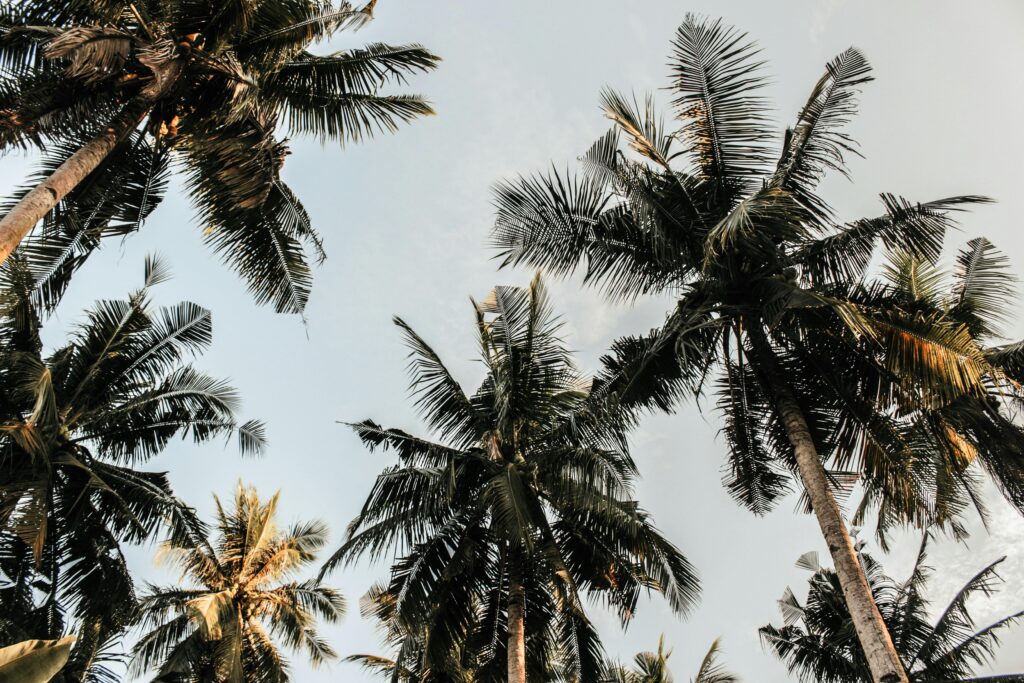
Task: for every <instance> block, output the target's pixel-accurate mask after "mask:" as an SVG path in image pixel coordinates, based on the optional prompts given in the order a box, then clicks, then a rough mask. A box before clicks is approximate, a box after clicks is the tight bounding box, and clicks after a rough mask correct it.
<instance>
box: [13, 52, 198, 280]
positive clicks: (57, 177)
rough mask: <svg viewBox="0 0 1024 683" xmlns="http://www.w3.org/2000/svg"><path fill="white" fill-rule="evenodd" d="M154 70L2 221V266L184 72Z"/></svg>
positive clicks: (176, 63) (171, 66)
mask: <svg viewBox="0 0 1024 683" xmlns="http://www.w3.org/2000/svg"><path fill="white" fill-rule="evenodd" d="M152 68H153V74H154V78H153V81H152V82H151V83H150V84H149V85H147V86H146V87H145V88H144V89H143V90H142V92H141V93H140V94H139V95H137V96H136V97H135V98H133V99H132V100H131V101H130V102H128V104H127V105H125V108H124V109H122V110H121V112H120V113H119V114H118V115H117V116H115V117H114V119H113V120H112V121H111V122H110V123H109V124H107V126H106V127H105V128H104V129H103V131H102V132H100V133H99V134H98V135H97V136H96V137H94V138H93V139H92V140H89V142H87V143H85V144H84V145H82V147H81V148H80V149H79V150H78V151H77V152H75V153H74V154H72V155H71V156H70V157H68V159H67V160H66V161H65V162H64V163H62V164H61V165H60V166H58V167H57V170H56V171H54V172H53V173H52V174H50V176H49V177H48V178H47V179H46V180H44V181H43V182H41V183H39V184H38V185H36V186H35V187H34V188H32V190H31V191H30V192H29V193H28V194H26V195H25V196H24V197H22V198H21V201H19V202H18V203H17V204H15V206H14V207H13V208H12V209H11V210H10V211H9V212H8V213H7V215H6V216H4V217H3V218H2V219H0V263H3V262H4V261H6V260H7V257H8V256H10V255H11V253H12V252H13V251H14V250H15V249H17V248H18V245H19V244H21V241H22V240H23V239H25V236H26V235H27V234H28V233H29V232H30V231H31V230H32V228H34V227H35V225H36V223H38V222H39V221H41V220H42V219H43V217H44V216H45V215H46V214H47V213H49V212H50V210H51V209H53V207H55V206H56V205H57V203H58V202H59V201H60V200H61V199H63V198H64V197H66V196H67V194H68V193H69V192H71V191H72V190H73V189H75V187H77V186H78V184H79V183H81V182H82V181H83V180H85V178H86V177H87V176H88V175H89V174H90V173H92V172H93V171H95V170H96V168H97V167H98V166H99V165H100V164H101V163H103V160H104V159H106V158H107V157H108V156H110V153H111V152H113V151H114V149H115V148H117V146H118V144H120V143H121V141H122V140H124V139H125V137H127V136H128V135H129V134H130V133H131V132H132V131H133V130H135V127H136V126H138V125H139V123H140V122H141V121H142V120H143V119H144V118H145V117H146V115H147V114H148V113H149V111H150V110H151V109H152V108H153V104H154V103H155V102H156V101H157V100H158V99H160V98H161V97H163V96H164V95H166V94H167V93H168V92H169V91H170V89H171V87H172V86H173V85H174V83H175V81H176V80H177V77H178V75H179V74H180V73H181V68H182V65H181V61H180V60H172V61H170V62H165V63H163V64H154V65H153V67H152Z"/></svg>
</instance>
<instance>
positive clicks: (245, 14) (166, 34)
mask: <svg viewBox="0 0 1024 683" xmlns="http://www.w3.org/2000/svg"><path fill="white" fill-rule="evenodd" d="M373 5H374V3H372V2H371V3H370V4H369V5H367V6H366V7H363V8H362V9H358V8H355V7H353V6H351V5H350V4H349V3H348V2H345V1H343V2H341V3H340V4H339V5H337V6H336V5H334V4H332V3H331V2H330V1H329V0H259V1H258V2H245V3H232V2H226V1H224V0H135V1H134V2H132V3H127V2H120V1H117V2H110V1H108V0H98V1H93V0H61V1H59V2H54V1H53V0H17V1H15V2H5V3H3V4H2V5H0V151H3V150H9V149H11V148H17V147H26V146H29V147H39V148H42V149H44V150H45V154H44V157H43V161H42V167H41V168H40V170H39V173H38V175H37V176H35V177H34V178H32V185H35V184H37V183H38V182H39V181H41V180H42V179H44V178H46V177H47V176H49V175H50V174H51V173H52V172H53V170H54V169H55V168H56V167H57V166H59V165H60V164H61V163H63V162H64V161H65V160H66V159H67V158H68V157H70V156H71V154H72V153H73V152H74V151H75V150H77V149H79V148H81V147H82V145H83V144H84V143H85V141H87V140H89V139H91V138H92V136H94V135H95V134H96V132H97V131H99V130H102V129H103V127H104V126H107V125H108V122H109V121H111V120H113V119H114V118H115V117H116V116H118V115H119V114H121V113H123V112H126V111H130V107H131V106H133V104H132V103H133V102H136V101H137V100H138V98H140V97H143V98H146V101H147V103H148V105H147V107H148V108H147V109H146V111H145V112H143V113H141V114H140V116H139V122H138V127H137V128H136V129H135V130H134V131H133V132H132V133H131V134H130V135H129V136H128V137H127V138H126V139H124V140H123V141H122V142H121V143H120V145H119V146H118V147H117V149H115V151H114V153H113V154H111V156H110V157H109V158H107V159H106V161H105V162H104V163H103V164H101V166H100V167H99V168H97V169H96V170H95V171H94V172H93V173H91V174H90V176H89V177H88V178H87V179H86V180H85V181H84V182H82V183H81V184H80V185H79V186H78V187H77V188H76V189H75V190H74V191H73V192H72V193H71V194H70V195H68V196H67V197H66V198H65V199H64V200H63V201H61V202H60V203H59V204H58V206H57V207H56V208H55V209H54V210H53V211H51V212H50V213H49V214H48V215H47V216H46V218H45V219H44V221H43V226H42V230H41V232H39V234H38V235H37V238H36V239H35V240H32V241H31V242H30V243H28V244H25V245H24V246H23V247H22V250H23V251H24V252H25V255H26V258H27V259H28V261H29V263H30V264H31V266H32V272H33V274H34V279H35V281H36V282H35V286H36V287H37V288H40V289H41V290H45V291H51V290H59V289H61V288H63V287H64V286H66V283H67V279H68V277H69V276H70V275H71V273H72V272H73V271H74V270H75V269H77V268H78V266H79V265H81V263H82V261H84V260H85V259H86V258H87V257H88V255H89V254H90V253H92V252H93V251H94V250H95V249H96V248H97V247H98V246H99V244H100V242H101V240H102V239H103V238H105V237H109V236H116V235H125V234H127V233H130V232H132V231H134V230H137V229H138V228H139V227H140V226H141V225H142V223H143V221H144V220H145V219H146V217H147V216H148V215H149V214H150V213H151V212H152V210H153V208H154V207H155V206H156V205H157V204H158V203H159V202H160V200H161V199H162V197H163V195H164V193H165V191H166V188H167V182H168V176H169V173H170V170H171V162H172V161H176V162H177V163H178V168H179V169H180V170H181V171H182V172H183V176H184V180H185V183H186V186H187V188H188V192H189V195H190V197H191V198H192V202H193V204H194V206H195V208H196V213H197V217H198V220H199V221H200V222H201V224H202V225H203V228H204V235H205V239H206V240H207V242H208V243H209V244H210V245H211V246H212V247H213V249H214V250H215V251H216V252H217V253H219V254H221V255H222V257H223V258H224V259H225V260H226V261H227V262H228V263H229V264H230V265H231V266H232V267H233V268H234V269H235V270H236V271H237V272H238V273H239V274H240V275H241V276H242V277H243V278H245V279H246V281H247V282H248V284H249V287H250V289H251V290H252V292H253V294H254V295H255V297H256V299H257V300H258V301H259V302H271V303H273V305H274V307H275V308H276V309H277V310H278V311H289V312H301V311H302V309H303V307H304V306H305V303H306V299H307V297H308V294H309V288H310V284H311V276H310V269H309V261H310V259H311V258H314V257H315V258H318V259H322V258H323V251H322V248H321V243H320V238H319V236H318V235H317V233H316V231H315V230H314V229H313V227H312V225H311V224H310V220H309V216H308V215H307V213H306V211H305V209H304V208H303V207H302V204H301V203H300V202H299V200H298V198H297V197H296V196H295V194H294V193H293V192H292V191H291V189H289V188H288V186H287V185H285V183H284V182H283V181H282V180H281V177H280V171H281V167H282V164H283V163H284V159H285V156H286V155H287V154H288V146H287V143H286V140H284V139H282V137H281V135H282V133H283V134H287V135H291V136H305V137H312V138H314V139H317V140H320V141H321V142H326V141H328V140H333V141H338V142H341V143H344V142H346V141H355V142H358V141H360V140H363V139H365V138H368V137H370V136H372V135H374V134H376V133H381V132H391V131H394V130H396V129H397V127H398V125H399V124H400V123H403V122H408V121H411V120H412V119H414V118H416V117H419V116H423V115H427V114H431V113H433V112H432V109H431V108H430V106H429V104H428V103H427V102H426V101H425V100H424V99H423V98H422V97H419V96H417V95H398V94H385V93H384V92H382V88H384V87H386V86H388V85H389V84H394V83H398V84H402V83H404V82H405V80H406V78H407V77H408V76H410V75H412V74H415V73H419V72H425V71H430V70H432V69H434V68H435V67H436V65H437V62H438V58H437V57H436V56H434V55H433V54H431V53H430V52H429V51H428V50H426V49H425V48H423V47H422V46H419V45H386V44H382V43H373V44H370V45H367V46H365V47H364V48H359V49H350V50H343V51H340V52H334V53H331V54H325V55H320V54H315V53H314V52H312V51H311V50H313V48H314V46H315V45H316V44H318V43H320V42H322V41H325V40H327V39H328V38H330V37H331V36H333V35H334V34H335V33H337V32H339V31H343V30H346V29H354V28H358V27H359V26H360V25H362V24H364V23H365V22H367V21H368V20H370V18H371V17H372V9H373ZM28 189H29V188H26V189H25V190H24V191H22V192H20V193H18V195H17V196H16V197H15V200H17V199H18V198H20V197H21V196H23V195H24V194H25V193H26V192H27V190H28ZM10 206H13V202H12V204H11V205H10ZM8 208H9V207H8Z"/></svg>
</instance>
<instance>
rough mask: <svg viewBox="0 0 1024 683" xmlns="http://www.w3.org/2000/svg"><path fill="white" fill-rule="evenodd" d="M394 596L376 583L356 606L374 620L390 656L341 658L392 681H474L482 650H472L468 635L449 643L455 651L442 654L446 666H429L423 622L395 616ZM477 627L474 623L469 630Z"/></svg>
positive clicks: (406, 682) (366, 617)
mask: <svg viewBox="0 0 1024 683" xmlns="http://www.w3.org/2000/svg"><path fill="white" fill-rule="evenodd" d="M398 599H399V595H397V594H395V593H394V592H392V591H390V590H389V589H388V586H386V585H380V584H379V585H376V586H374V587H373V588H371V589H370V590H369V591H368V592H367V594H366V595H364V596H363V599H362V600H361V601H360V606H359V611H360V613H361V614H362V616H363V618H365V619H373V620H375V621H376V622H377V626H378V629H379V630H380V632H381V633H382V635H383V636H384V642H385V644H386V645H387V646H388V648H389V649H390V650H391V651H392V652H393V653H394V654H393V656H391V657H388V656H381V655H372V654H355V655H349V656H348V657H346V658H345V661H346V662H350V663H354V664H359V665H361V666H362V667H363V669H364V670H366V671H369V672H370V673H372V674H375V675H377V676H379V677H381V678H386V679H388V680H390V681H393V682H395V683H399V682H401V683H428V682H432V681H433V682H440V681H444V682H445V683H474V681H476V669H477V666H478V663H479V661H480V659H481V654H482V653H479V652H474V651H473V650H472V649H471V646H472V643H471V642H470V641H469V640H468V639H467V640H465V641H463V642H459V643H452V645H453V646H454V648H455V651H453V652H451V653H449V655H448V656H447V657H446V662H447V668H446V670H444V671H434V670H432V669H430V662H429V659H428V657H427V655H428V643H429V640H430V633H429V631H428V630H427V629H426V625H425V624H408V623H405V622H403V621H402V620H401V619H399V618H398V616H397V614H396V611H395V606H396V605H397V604H398ZM479 627H480V625H479V624H477V625H475V626H474V627H473V629H471V630H475V629H478V628H479Z"/></svg>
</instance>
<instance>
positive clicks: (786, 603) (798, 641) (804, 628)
mask: <svg viewBox="0 0 1024 683" xmlns="http://www.w3.org/2000/svg"><path fill="white" fill-rule="evenodd" d="M930 542H931V535H930V534H925V536H924V539H923V540H922V542H921V546H920V550H919V552H918V554H917V560H916V562H915V563H914V569H913V571H912V572H911V574H910V578H908V579H907V580H906V581H903V582H900V581H896V580H894V579H892V578H890V577H888V576H886V575H885V574H884V573H883V571H882V567H881V565H879V563H878V562H877V561H876V560H875V559H874V558H872V557H871V556H870V555H868V554H867V553H861V559H862V560H863V562H864V565H865V567H866V568H867V572H868V578H869V581H870V584H871V590H872V592H873V593H874V595H875V601H876V603H877V604H878V608H879V610H880V611H881V613H882V617H883V618H884V619H885V623H886V624H887V625H888V627H889V632H890V633H891V634H892V637H893V642H894V643H895V645H896V651H897V652H898V653H899V655H900V659H901V660H902V661H903V666H904V668H905V669H906V671H907V673H908V675H909V677H910V680H912V681H921V682H922V683H925V682H930V683H940V682H947V683H952V682H953V681H961V682H963V683H967V682H969V681H979V683H980V682H981V681H985V682H986V683H999V682H1004V681H1005V682H1007V683H1009V682H1010V681H1014V682H1018V683H1019V681H1024V674H1006V675H994V676H993V675H982V676H976V674H975V670H976V669H977V668H978V667H979V666H985V665H987V664H990V663H991V661H992V657H993V655H994V653H995V648H996V646H997V645H998V644H999V635H1000V634H1001V633H1002V632H1003V631H1004V630H1005V629H1006V628H1008V627H1010V626H1012V625H1013V624H1015V623H1017V622H1018V621H1020V620H1021V619H1024V611H1020V612H1016V613H1014V614H1010V615H1009V616H1006V617H1002V618H1000V619H996V620H995V621H994V622H992V623H990V624H988V625H986V626H984V627H982V628H979V626H978V623H977V621H976V619H975V618H974V617H973V616H972V615H971V611H970V609H969V607H970V606H974V607H975V608H976V607H977V602H976V600H977V597H979V596H989V597H990V596H992V595H993V594H994V593H995V591H996V590H997V589H998V587H999V584H1000V583H1001V582H1002V581H1001V579H1000V578H999V575H998V574H997V570H998V568H999V565H1000V564H1002V562H1003V561H1005V559H1006V558H1005V557H1004V558H1000V559H998V560H996V561H995V562H992V563H991V564H989V565H988V566H986V567H985V568H984V569H982V570H981V571H980V572H978V573H977V574H975V575H974V576H973V577H971V579H970V580H969V581H967V583H965V584H964V586H963V587H962V588H960V590H958V591H957V592H956V594H955V595H954V596H953V599H952V600H950V602H949V604H948V605H947V606H946V607H945V608H944V609H943V610H942V611H941V612H934V611H933V609H932V606H931V603H930V601H929V600H928V598H927V592H928V581H929V579H930V578H931V577H932V573H933V570H932V568H931V567H929V566H928V565H927V564H926V562H927V554H926V551H927V548H928V544H929V543H930ZM860 545H861V544H858V547H860ZM797 566H800V567H803V568H805V569H810V570H811V571H813V572H814V573H813V574H812V576H811V578H810V579H809V580H808V585H809V589H808V593H807V600H806V601H805V603H804V604H803V605H801V604H800V602H799V601H798V600H797V598H796V596H795V595H794V594H793V592H792V591H791V590H789V589H788V588H787V589H786V592H785V594H784V595H783V596H782V599H781V600H779V606H780V608H781V610H782V615H783V618H784V621H785V625H784V626H782V627H775V626H772V625H768V626H764V627H762V628H761V631H760V632H761V639H762V640H763V642H764V643H765V645H766V646H768V648H769V649H770V650H771V651H772V652H773V653H774V654H775V656H777V657H778V658H779V659H781V660H782V661H783V662H785V664H786V666H787V667H789V670H790V672H791V673H793V674H795V675H796V676H797V677H798V678H799V680H801V681H814V682H815V683H860V682H861V681H870V680H871V672H870V670H869V669H868V666H867V662H866V660H865V658H864V652H863V651H862V650H861V648H860V646H859V645H858V643H857V639H856V638H855V637H854V634H853V629H852V626H851V623H850V614H849V611H848V610H847V609H846V603H845V601H844V600H843V597H842V588H841V587H840V585H839V581H838V579H837V577H836V573H835V571H833V570H831V569H827V568H822V567H819V566H818V562H817V554H816V553H808V554H806V555H804V556H803V557H801V559H800V561H799V562H798V563H797ZM968 603H970V605H969V604H968ZM936 613H937V614H938V618H936V619H934V620H933V618H932V614H936ZM933 621H934V623H933Z"/></svg>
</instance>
